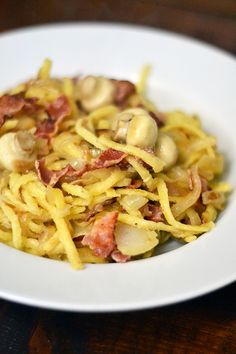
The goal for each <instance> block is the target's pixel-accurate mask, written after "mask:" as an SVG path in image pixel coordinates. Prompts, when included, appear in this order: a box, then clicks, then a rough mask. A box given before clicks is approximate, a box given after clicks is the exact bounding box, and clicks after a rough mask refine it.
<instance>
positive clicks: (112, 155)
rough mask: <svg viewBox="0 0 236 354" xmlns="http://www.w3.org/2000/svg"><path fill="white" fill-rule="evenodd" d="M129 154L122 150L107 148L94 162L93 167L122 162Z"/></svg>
mask: <svg viewBox="0 0 236 354" xmlns="http://www.w3.org/2000/svg"><path fill="white" fill-rule="evenodd" d="M126 156H127V154H125V153H124V152H121V151H117V150H113V149H107V150H105V151H104V152H102V153H101V155H100V156H99V157H98V158H97V159H96V160H95V161H94V162H93V167H95V168H103V167H110V166H113V165H117V164H118V163H119V162H121V161H122V160H123V159H124V158H125V157H126Z"/></svg>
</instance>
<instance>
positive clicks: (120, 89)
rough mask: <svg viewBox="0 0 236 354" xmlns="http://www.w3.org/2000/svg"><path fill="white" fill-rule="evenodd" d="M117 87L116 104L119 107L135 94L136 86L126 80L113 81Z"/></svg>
mask: <svg viewBox="0 0 236 354" xmlns="http://www.w3.org/2000/svg"><path fill="white" fill-rule="evenodd" d="M112 82H113V85H114V87H115V97H114V102H115V103H116V104H118V105H122V104H123V103H124V102H125V101H126V100H127V99H128V97H129V96H130V95H132V94H133V93H135V91H136V89H135V85H134V84H132V82H130V81H126V80H112Z"/></svg>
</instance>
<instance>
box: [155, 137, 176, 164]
mask: <svg viewBox="0 0 236 354" xmlns="http://www.w3.org/2000/svg"><path fill="white" fill-rule="evenodd" d="M155 153H156V155H157V157H159V158H160V159H161V160H162V161H163V162H164V163H165V166H164V169H165V170H167V169H168V168H170V167H171V166H173V165H174V164H175V163H176V161H177V159H178V149H177V146H176V144H175V142H174V140H173V139H172V138H171V137H170V136H169V135H167V134H164V133H160V134H159V136H158V140H157V145H156V149H155Z"/></svg>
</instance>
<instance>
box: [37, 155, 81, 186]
mask: <svg viewBox="0 0 236 354" xmlns="http://www.w3.org/2000/svg"><path fill="white" fill-rule="evenodd" d="M35 169H36V172H37V174H38V177H39V179H40V180H41V182H43V183H44V184H45V185H49V186H55V185H56V184H57V183H58V182H59V181H60V179H61V178H62V177H69V178H71V179H74V178H78V177H80V176H82V175H83V174H84V173H85V172H86V171H87V165H84V166H82V167H81V168H80V169H79V170H76V169H74V168H73V167H72V166H71V165H69V164H68V165H67V166H66V167H64V168H62V169H61V170H58V171H55V170H49V169H48V168H47V167H46V166H45V159H41V160H36V161H35Z"/></svg>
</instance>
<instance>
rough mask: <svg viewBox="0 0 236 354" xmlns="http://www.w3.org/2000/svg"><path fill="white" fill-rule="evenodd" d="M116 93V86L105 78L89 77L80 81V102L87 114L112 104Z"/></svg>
mask: <svg viewBox="0 0 236 354" xmlns="http://www.w3.org/2000/svg"><path fill="white" fill-rule="evenodd" d="M114 92H115V88H114V85H113V84H112V82H111V80H109V79H106V78H105V77H100V76H98V77H95V76H87V77H85V78H84V79H82V80H81V81H79V98H80V102H81V105H82V107H83V108H84V109H85V110H86V111H87V112H91V111H93V110H95V109H97V108H99V107H102V106H104V105H106V104H110V103H112V102H113V99H114Z"/></svg>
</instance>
